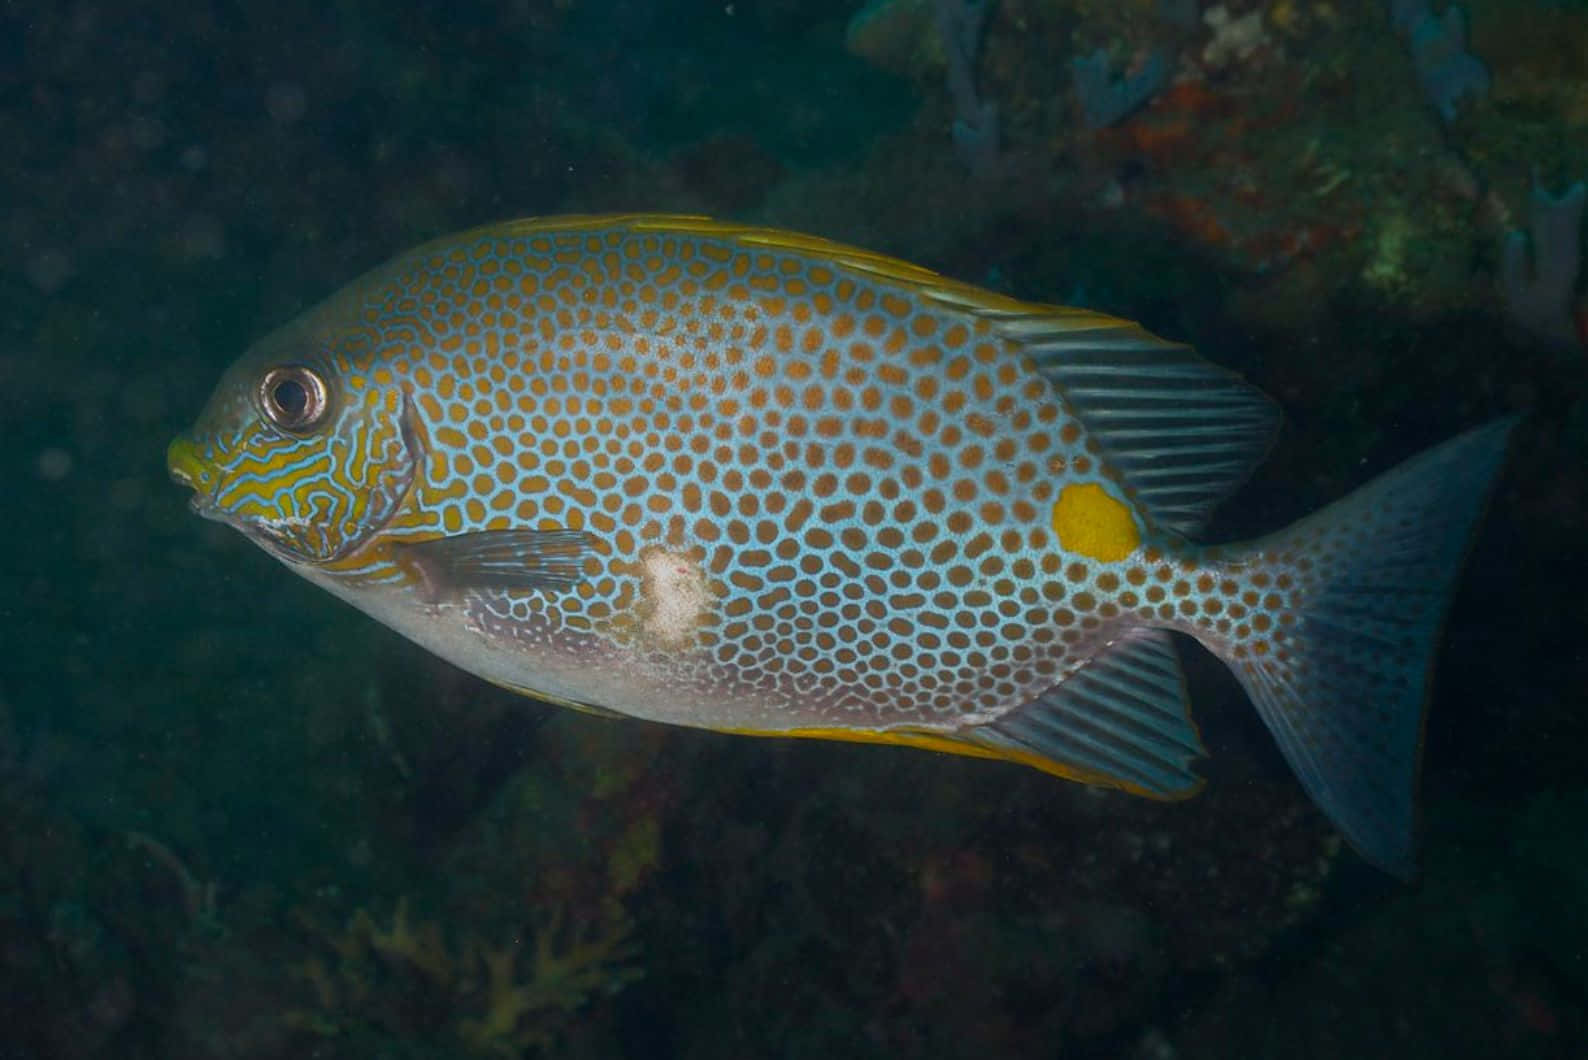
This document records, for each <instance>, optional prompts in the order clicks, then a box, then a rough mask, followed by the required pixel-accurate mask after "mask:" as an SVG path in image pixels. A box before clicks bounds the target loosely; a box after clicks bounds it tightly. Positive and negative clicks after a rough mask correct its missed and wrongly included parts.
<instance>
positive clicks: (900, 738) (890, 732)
mask: <svg viewBox="0 0 1588 1060" xmlns="http://www.w3.org/2000/svg"><path fill="white" fill-rule="evenodd" d="M715 731H717V732H727V733H732V734H733V735H735V736H787V737H792V738H796V739H809V740H841V741H843V742H845V743H869V744H885V745H888V746H892V747H914V748H917V749H918V750H922V751H937V752H939V753H940V754H951V755H960V756H962V757H966V758H990V759H994V760H996V761H1000V762H1014V763H1016V764H1018V765H1023V766H1030V767H1031V768H1032V769H1036V770H1040V771H1041V772H1043V773H1047V774H1048V775H1050V776H1055V777H1060V778H1062V779H1064V780H1073V781H1075V782H1076V783H1079V784H1091V785H1094V786H1096V787H1103V788H1113V789H1115V790H1118V791H1124V792H1128V793H1130V794H1131V795H1139V796H1141V797H1142V798H1147V799H1153V800H1156V801H1160V802H1174V801H1179V800H1181V799H1186V798H1190V797H1191V796H1192V795H1195V794H1196V793H1197V792H1198V791H1200V790H1201V788H1202V785H1201V783H1200V782H1199V783H1198V784H1197V785H1196V786H1195V787H1193V788H1191V789H1189V790H1186V791H1180V792H1175V793H1173V794H1167V795H1166V794H1164V793H1162V792H1158V791H1152V790H1150V789H1148V788H1144V787H1142V786H1141V785H1139V784H1135V783H1132V782H1131V781H1129V780H1125V779H1124V778H1122V777H1116V776H1112V775H1111V774H1108V773H1104V772H1100V771H1097V770H1091V769H1084V768H1081V767H1079V766H1073V765H1070V764H1068V763H1065V762H1060V761H1057V760H1055V759H1052V758H1048V757H1047V756H1045V755H1041V754H1037V753H1036V752H1034V751H1026V750H1021V749H1018V748H1012V747H1011V748H1003V747H987V746H984V745H982V744H980V743H977V742H976V741H975V740H973V739H970V738H967V737H965V736H961V735H957V734H954V733H946V732H924V731H921V730H918V729H839V728H819V727H809V728H799V729H717V730H715Z"/></svg>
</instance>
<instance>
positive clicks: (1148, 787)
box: [956, 630, 1207, 799]
mask: <svg viewBox="0 0 1588 1060" xmlns="http://www.w3.org/2000/svg"><path fill="white" fill-rule="evenodd" d="M956 735H958V736H959V737H961V738H963V739H965V740H967V741H968V742H970V743H972V744H974V745H975V746H977V747H980V748H982V749H983V750H984V751H987V752H991V753H992V754H994V755H995V756H996V757H999V758H1007V759H1013V760H1015V761H1020V762H1024V763H1025V764H1027V765H1031V766H1035V767H1036V768H1038V769H1042V770H1044V771H1045V772H1049V773H1055V774H1057V775H1059V776H1063V777H1067V778H1069V779H1071V780H1080V781H1083V782H1086V783H1090V784H1099V785H1103V786H1106V787H1112V788H1120V789H1122V790H1125V791H1129V792H1131V793H1133V794H1136V795H1145V796H1148V797H1149V798H1157V799H1182V798H1186V797H1188V796H1191V795H1194V794H1196V792H1197V791H1198V790H1200V789H1201V787H1202V780H1201V778H1199V777H1198V776H1197V775H1196V774H1195V773H1193V772H1192V771H1191V763H1192V761H1193V760H1195V759H1197V758H1202V757H1205V756H1206V754H1207V752H1206V751H1205V750H1203V747H1202V738H1201V736H1200V735H1199V734H1198V733H1197V730H1196V726H1195V724H1194V723H1193V722H1192V721H1191V714H1190V707H1189V705H1188V703H1187V700H1186V690H1185V678H1184V676H1183V675H1182V674H1181V672H1180V660H1179V657H1178V656H1177V655H1176V654H1175V648H1174V644H1173V641H1172V637H1171V635H1170V634H1169V633H1167V632H1165V631H1163V630H1137V631H1134V632H1132V633H1131V634H1130V635H1129V636H1127V637H1126V638H1125V639H1123V640H1121V641H1119V642H1117V643H1115V644H1114V645H1112V646H1111V647H1110V648H1108V649H1107V650H1105V651H1104V652H1102V653H1101V654H1099V655H1098V656H1096V657H1095V658H1093V659H1091V660H1089V661H1088V662H1087V663H1086V665H1085V666H1083V667H1081V668H1080V669H1079V670H1077V671H1076V672H1075V673H1073V674H1071V675H1070V676H1069V677H1068V678H1066V679H1065V680H1064V681H1063V682H1062V683H1060V684H1058V685H1056V686H1054V687H1053V688H1051V689H1049V690H1048V691H1046V692H1044V693H1043V694H1042V695H1040V696H1038V697H1037V698H1036V699H1033V700H1031V701H1030V702H1029V703H1027V704H1025V705H1024V706H1022V707H1020V708H1019V709H1018V710H1016V711H1014V712H1012V713H1010V714H1008V715H1006V716H1005V717H1003V718H1000V719H998V720H997V721H995V722H990V723H988V724H986V725H981V726H978V727H977V728H975V729H971V730H966V731H962V732H960V733H958V734H956Z"/></svg>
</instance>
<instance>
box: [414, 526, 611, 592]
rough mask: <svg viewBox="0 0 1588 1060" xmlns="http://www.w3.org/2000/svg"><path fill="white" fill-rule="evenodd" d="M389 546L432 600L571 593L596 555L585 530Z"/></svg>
mask: <svg viewBox="0 0 1588 1060" xmlns="http://www.w3.org/2000/svg"><path fill="white" fill-rule="evenodd" d="M390 547H391V550H392V555H393V556H394V557H395V558H396V560H397V562H398V563H400V564H402V565H403V566H404V567H406V568H407V569H408V570H410V571H411V572H412V573H413V574H414V575H415V576H416V577H417V578H418V579H419V580H420V581H421V582H422V583H423V584H424V586H425V588H426V590H427V593H428V595H429V596H430V597H431V598H432V599H434V600H452V599H456V598H458V597H459V596H461V595H462V594H463V593H464V592H465V591H466V590H469V589H481V590H490V589H495V590H503V591H509V592H511V591H520V592H523V591H529V590H534V589H539V590H542V591H548V592H552V591H560V590H565V589H571V588H573V587H574V586H575V585H577V584H578V583H579V582H580V581H581V580H583V578H584V576H585V573H584V564H585V560H586V559H587V558H588V557H589V556H591V555H592V554H593V548H592V542H591V538H590V535H589V534H587V533H585V532H584V531H582V530H480V531H476V532H474V533H468V534H453V535H451V536H449V537H438V538H435V539H434V540H431V541H419V542H396V543H393V544H392V545H391V546H390Z"/></svg>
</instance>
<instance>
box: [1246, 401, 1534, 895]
mask: <svg viewBox="0 0 1588 1060" xmlns="http://www.w3.org/2000/svg"><path fill="white" fill-rule="evenodd" d="M1514 424H1515V421H1514V420H1512V419H1507V420H1502V421H1499V422H1496V423H1493V424H1490V425H1489V426H1486V427H1481V428H1479V429H1477V430H1475V431H1471V432H1469V433H1467V434H1464V435H1461V436H1460V437H1458V438H1454V439H1452V440H1451V441H1448V442H1446V443H1444V444H1443V445H1440V446H1438V447H1436V448H1434V449H1432V450H1430V451H1428V452H1426V453H1423V454H1421V455H1419V456H1416V457H1413V458H1412V459H1411V460H1409V461H1407V462H1406V463H1404V464H1402V465H1401V466H1400V467H1397V468H1395V469H1393V470H1391V471H1389V472H1388V473H1386V474H1384V475H1382V476H1381V477H1379V478H1378V479H1375V480H1374V481H1372V482H1370V483H1368V484H1367V485H1366V486H1364V487H1362V489H1360V490H1358V491H1357V492H1356V493H1353V494H1351V495H1350V496H1348V497H1346V498H1344V499H1342V500H1340V501H1338V502H1336V503H1335V504H1333V505H1331V506H1329V507H1328V508H1325V509H1323V510H1322V511H1320V512H1318V513H1316V514H1315V515H1312V516H1309V517H1308V518H1306V519H1304V520H1302V521H1301V522H1300V523H1297V524H1296V525H1295V526H1292V527H1291V528H1289V529H1287V530H1284V531H1281V532H1280V533H1278V534H1276V535H1274V536H1273V537H1271V538H1267V539H1264V540H1263V541H1260V542H1258V543H1256V544H1255V545H1254V546H1253V548H1254V549H1255V550H1256V551H1257V552H1258V553H1259V554H1263V553H1267V554H1273V555H1280V556H1288V557H1289V558H1290V562H1296V561H1298V560H1301V559H1303V558H1304V559H1305V560H1306V561H1310V563H1311V565H1312V570H1313V572H1314V574H1313V584H1314V586H1315V587H1314V588H1312V589H1311V590H1310V591H1308V592H1307V593H1306V595H1304V596H1302V597H1301V598H1300V599H1299V600H1297V602H1296V604H1295V605H1294V610H1295V611H1296V612H1297V613H1298V619H1297V621H1296V622H1295V623H1294V624H1293V626H1292V627H1291V629H1290V632H1289V635H1288V636H1287V640H1286V642H1285V643H1286V645H1287V650H1286V651H1284V652H1268V653H1265V654H1263V655H1255V654H1253V655H1248V656H1247V657H1246V658H1245V659H1238V660H1226V661H1228V662H1230V663H1231V667H1232V669H1233V670H1234V672H1235V676H1236V677H1237V678H1238V679H1239V680H1240V682H1241V683H1242V685H1244V686H1245V688H1246V690H1247V693H1248V694H1249V695H1250V696H1251V697H1252V700H1253V701H1254V702H1255V704H1256V706H1257V710H1258V713H1259V714H1261V715H1262V718H1263V721H1264V722H1265V723H1266V724H1267V726H1268V729H1269V731H1271V732H1272V733H1273V734H1274V738H1275V740H1276V741H1277V742H1278V744H1279V747H1280V750H1281V751H1282V752H1284V755H1285V758H1286V759H1287V760H1288V761H1289V762H1290V764H1291V766H1292V768H1294V769H1295V771H1296V775H1297V776H1298V777H1299V778H1300V780H1301V783H1302V786H1303V787H1304V788H1306V790H1307V793H1308V794H1309V795H1311V796H1312V799H1313V801H1314V802H1316V803H1317V804H1318V806H1319V808H1320V809H1322V810H1323V812H1324V813H1325V814H1326V815H1327V816H1328V818H1329V819H1330V820H1331V821H1332V822H1334V825H1335V827H1337V828H1339V829H1340V831H1341V832H1342V833H1343V834H1344V835H1345V837H1346V839H1347V840H1348V841H1349V842H1350V843H1351V845H1352V846H1353V847H1355V848H1356V850H1357V852H1358V853H1360V854H1361V855H1362V856H1363V857H1364V858H1365V859H1366V860H1367V861H1369V862H1371V863H1373V864H1374V865H1377V866H1379V867H1380V868H1382V869H1384V870H1386V871H1388V872H1390V873H1392V874H1393V875H1396V876H1399V877H1401V878H1403V879H1406V878H1410V877H1411V876H1412V875H1413V874H1414V873H1415V871H1416V854H1415V833H1416V816H1417V809H1416V791H1417V782H1418V773H1419V769H1420V763H1421V759H1422V745H1423V725H1424V721H1425V716H1426V709H1427V698H1428V697H1427V690H1428V684H1429V681H1428V679H1429V676H1430V673H1431V671H1432V668H1433V661H1434V655H1435V651H1436V649H1437V647H1438V641H1439V636H1440V631H1441V629H1442V627H1443V624H1444V618H1445V613H1446V611H1447V610H1448V608H1449V605H1450V599H1451V595H1452V593H1453V591H1454V584H1455V578H1456V574H1457V571H1458V570H1459V568H1460V566H1461V562H1462V559H1463V557H1464V555H1465V553H1466V550H1467V547H1468V544H1469V542H1470V540H1471V538H1472V535H1473V530H1474V527H1475V526H1476V523H1477V521H1478V518H1479V516H1480V515H1481V513H1482V511H1483V508H1484V506H1485V501H1486V498H1487V497H1488V494H1489V491H1490V486H1491V484H1492V482H1493V479H1494V477H1495V474H1496V472H1497V471H1498V470H1499V467H1500V464H1501V462H1502V460H1503V458H1504V455H1505V447H1506V441H1507V437H1508V435H1509V434H1510V430H1511V428H1512V426H1514ZM1257 562H1259V563H1260V562H1261V560H1260V559H1259V560H1257Z"/></svg>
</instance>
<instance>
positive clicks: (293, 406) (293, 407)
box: [270, 379, 309, 423]
mask: <svg viewBox="0 0 1588 1060" xmlns="http://www.w3.org/2000/svg"><path fill="white" fill-rule="evenodd" d="M270 400H271V401H272V402H274V403H275V406H276V411H277V412H279V413H280V414H281V418H282V419H284V420H286V421H287V422H289V423H296V422H298V421H299V420H301V419H302V418H303V414H304V412H305V411H306V410H307V409H308V407H309V391H308V390H307V389H305V388H304V385H303V384H302V383H300V382H298V381H297V380H296V379H283V380H281V381H280V382H279V383H277V384H276V386H275V389H273V390H271V392H270Z"/></svg>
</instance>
